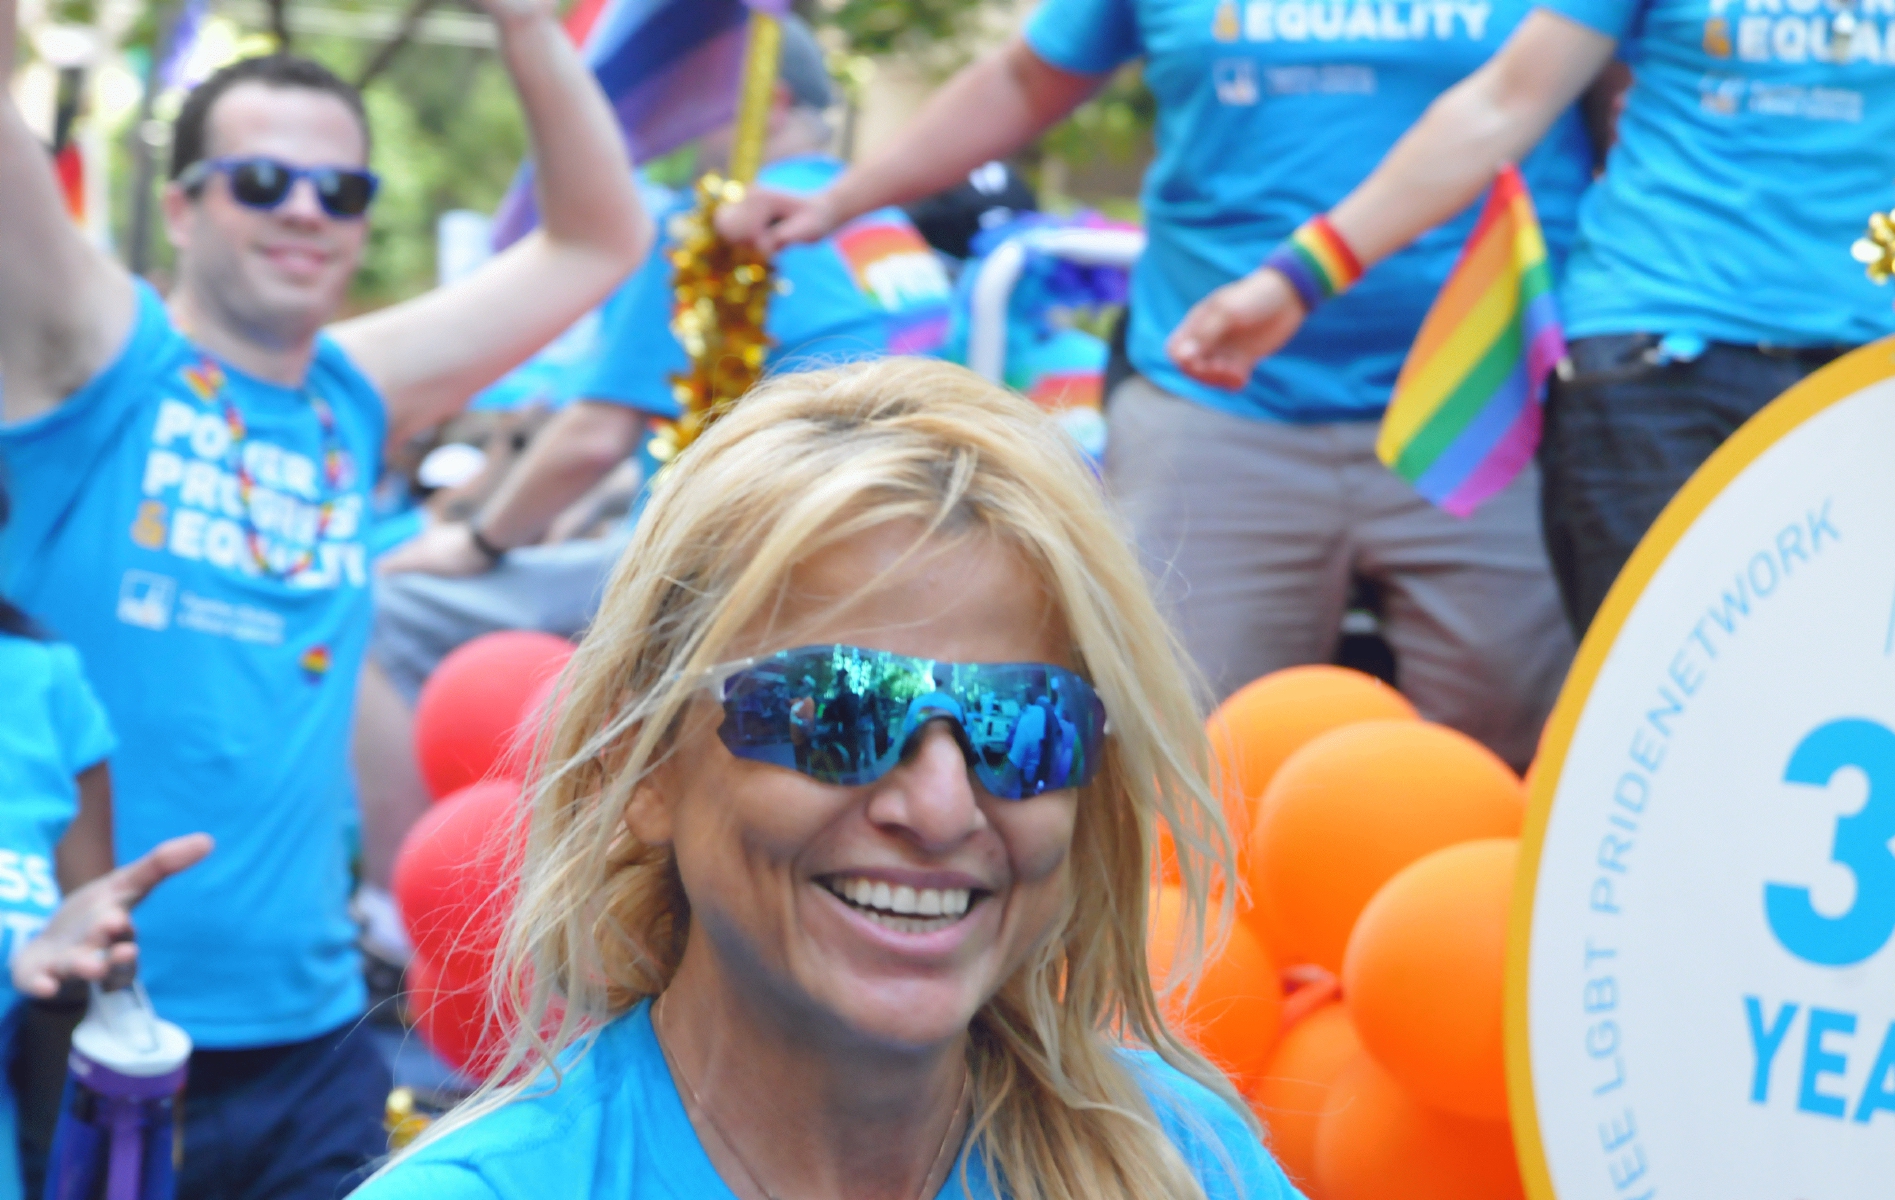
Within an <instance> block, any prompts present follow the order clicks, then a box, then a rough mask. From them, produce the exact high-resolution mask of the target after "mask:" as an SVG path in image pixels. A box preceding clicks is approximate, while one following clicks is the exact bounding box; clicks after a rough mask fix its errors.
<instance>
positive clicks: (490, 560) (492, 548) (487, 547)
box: [467, 521, 507, 567]
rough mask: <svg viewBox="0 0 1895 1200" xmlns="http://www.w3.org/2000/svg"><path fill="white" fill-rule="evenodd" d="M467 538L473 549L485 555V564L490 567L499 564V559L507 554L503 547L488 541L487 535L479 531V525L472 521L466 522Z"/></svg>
mask: <svg viewBox="0 0 1895 1200" xmlns="http://www.w3.org/2000/svg"><path fill="white" fill-rule="evenodd" d="M467 538H468V540H469V541H471V542H473V543H474V549H476V550H478V551H480V552H481V554H483V555H485V556H486V559H487V565H488V566H490V567H497V566H499V565H500V561H501V560H502V559H504V558H506V556H507V552H506V550H505V548H503V547H500V546H496V545H494V544H493V543H492V542H490V541H488V540H487V535H485V534H483V533H482V532H481V531H480V526H478V525H476V524H474V523H473V522H472V521H469V522H468V523H467Z"/></svg>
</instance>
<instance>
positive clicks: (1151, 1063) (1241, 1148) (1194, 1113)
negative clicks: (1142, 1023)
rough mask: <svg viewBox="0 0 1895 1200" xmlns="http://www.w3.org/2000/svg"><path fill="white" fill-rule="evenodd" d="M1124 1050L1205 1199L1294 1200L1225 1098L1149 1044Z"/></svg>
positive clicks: (1240, 1115) (1251, 1131)
mask: <svg viewBox="0 0 1895 1200" xmlns="http://www.w3.org/2000/svg"><path fill="white" fill-rule="evenodd" d="M1124 1054H1125V1060H1126V1064H1127V1066H1128V1067H1129V1068H1130V1069H1131V1071H1132V1074H1133V1075H1134V1077H1136V1078H1137V1080H1138V1083H1139V1086H1140V1087H1141V1088H1142V1089H1143V1090H1144V1092H1145V1098H1146V1100H1148V1101H1149V1102H1150V1104H1151V1106H1152V1111H1153V1113H1155V1114H1156V1115H1157V1117H1158V1121H1159V1123H1160V1124H1161V1125H1163V1126H1164V1130H1165V1133H1166V1134H1167V1135H1168V1136H1169V1137H1170V1138H1171V1142H1172V1144H1173V1145H1174V1146H1176V1147H1177V1148H1178V1153H1179V1154H1181V1155H1183V1156H1184V1160H1185V1162H1186V1163H1187V1164H1188V1165H1189V1166H1190V1167H1191V1173H1192V1174H1193V1175H1195V1176H1196V1177H1197V1180H1198V1183H1199V1185H1200V1186H1202V1187H1203V1188H1204V1194H1205V1196H1206V1197H1207V1198H1208V1200H1300V1193H1298V1192H1297V1190H1296V1188H1295V1187H1294V1186H1293V1185H1292V1184H1291V1183H1290V1181H1289V1178H1288V1177H1287V1176H1285V1175H1284V1174H1283V1169H1282V1168H1281V1167H1279V1166H1278V1165H1277V1163H1276V1160H1275V1159H1274V1158H1272V1157H1271V1156H1270V1152H1269V1151H1268V1150H1266V1149H1265V1148H1264V1145H1263V1142H1262V1140H1261V1139H1260V1138H1259V1137H1258V1135H1257V1132H1256V1129H1255V1128H1254V1127H1253V1126H1252V1124H1251V1123H1250V1121H1249V1120H1248V1119H1246V1117H1245V1115H1244V1114H1243V1113H1241V1112H1239V1111H1238V1110H1237V1109H1236V1108H1233V1107H1232V1106H1231V1103H1230V1101H1228V1100H1226V1099H1225V1098H1224V1097H1222V1096H1220V1095H1218V1094H1217V1093H1216V1092H1214V1091H1212V1090H1211V1089H1210V1088H1208V1087H1206V1086H1205V1085H1204V1084H1202V1083H1200V1082H1198V1081H1197V1080H1196V1079H1193V1078H1192V1077H1191V1076H1189V1075H1187V1074H1185V1073H1184V1072H1183V1071H1180V1070H1179V1069H1178V1068H1176V1067H1174V1066H1172V1065H1171V1064H1170V1063H1168V1062H1166V1061H1165V1060H1164V1059H1162V1058H1160V1057H1159V1056H1158V1055H1156V1054H1154V1053H1152V1052H1151V1051H1149V1050H1127V1051H1125V1052H1124Z"/></svg>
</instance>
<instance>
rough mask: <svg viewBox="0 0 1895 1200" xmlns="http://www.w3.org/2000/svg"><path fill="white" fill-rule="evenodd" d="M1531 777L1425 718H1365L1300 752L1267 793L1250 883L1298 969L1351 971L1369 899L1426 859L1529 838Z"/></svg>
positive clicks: (1276, 945)
mask: <svg viewBox="0 0 1895 1200" xmlns="http://www.w3.org/2000/svg"><path fill="white" fill-rule="evenodd" d="M1525 815H1526V807H1525V798H1524V796H1523V795H1522V793H1521V790H1520V777H1519V776H1517V775H1515V774H1514V773H1513V772H1512V771H1511V770H1510V769H1508V767H1507V764H1506V763H1503V762H1501V761H1500V760H1499V759H1498V758H1496V757H1494V755H1493V754H1492V752H1490V751H1489V750H1487V748H1486V747H1484V746H1482V745H1481V744H1480V743H1479V742H1476V741H1474V740H1473V739H1472V738H1470V737H1467V736H1466V735H1464V734H1460V733H1456V732H1455V731H1454V730H1452V729H1449V728H1447V727H1445V726H1442V725H1429V724H1425V723H1423V722H1420V721H1363V722H1360V723H1358V724H1355V725H1348V726H1345V727H1343V728H1341V729H1336V730H1332V731H1331V732H1329V733H1325V734H1323V735H1322V736H1321V737H1319V738H1317V739H1316V740H1314V741H1312V742H1310V743H1309V744H1308V745H1307V746H1304V747H1303V748H1302V749H1301V750H1298V751H1297V752H1296V753H1295V754H1293V755H1291V756H1290V758H1289V760H1288V761H1287V762H1285V763H1284V764H1283V767H1282V769H1281V770H1279V771H1278V772H1277V774H1276V778H1274V779H1272V780H1271V781H1270V787H1269V790H1268V791H1266V792H1265V793H1264V797H1263V805H1262V807H1261V809H1260V810H1259V811H1258V813H1257V822H1256V825H1255V827H1254V829H1253V831H1252V833H1251V847H1250V848H1251V854H1250V870H1249V879H1250V887H1251V891H1252V894H1253V896H1254V897H1255V898H1256V903H1257V905H1258V907H1259V909H1260V911H1261V913H1262V916H1263V917H1264V918H1265V919H1266V920H1267V921H1268V926H1267V929H1266V933H1267V936H1268V938H1269V943H1270V945H1271V947H1272V948H1273V949H1275V950H1276V951H1277V953H1279V954H1280V955H1282V956H1283V958H1284V960H1285V961H1286V962H1313V963H1315V964H1317V965H1318V966H1321V967H1325V968H1327V969H1329V970H1331V971H1340V970H1341V969H1342V955H1343V951H1344V949H1345V948H1346V947H1347V946H1348V944H1349V931H1350V930H1352V929H1354V928H1355V922H1356V918H1357V917H1358V916H1360V915H1361V913H1362V909H1363V907H1364V906H1366V905H1367V904H1368V902H1369V898H1370V897H1371V896H1373V895H1375V893H1376V891H1377V890H1378V889H1380V888H1381V886H1382V885H1383V884H1384V883H1387V882H1388V881H1389V880H1390V879H1391V878H1393V876H1394V875H1395V873H1396V872H1397V871H1399V870H1401V869H1402V868H1403V867H1405V866H1407V865H1408V864H1409V863H1411V862H1414V861H1415V860H1416V859H1418V858H1420V857H1422V856H1423V855H1425V854H1429V853H1432V852H1433V851H1436V850H1439V849H1441V848H1442V847H1444V846H1452V845H1454V844H1455V843H1456V842H1465V841H1468V840H1470V839H1473V838H1488V837H1518V836H1519V835H1520V825H1521V822H1522V821H1523V820H1524V819H1525Z"/></svg>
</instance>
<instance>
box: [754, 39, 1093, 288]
mask: <svg viewBox="0 0 1895 1200" xmlns="http://www.w3.org/2000/svg"><path fill="white" fill-rule="evenodd" d="M1104 78H1105V77H1104V76H1100V75H1075V74H1073V73H1072V72H1070V71H1063V70H1061V69H1060V68H1058V67H1055V66H1053V65H1052V64H1051V63H1049V62H1047V61H1046V60H1045V59H1043V58H1041V57H1040V56H1039V55H1037V54H1035V53H1034V52H1033V48H1032V47H1031V46H1029V45H1027V43H1026V39H1025V38H1021V37H1016V38H1014V39H1013V41H1011V42H1009V43H1008V44H1006V45H1005V46H1002V47H1001V48H1000V49H998V50H995V51H994V52H992V53H990V54H988V55H986V56H984V57H982V58H979V59H976V60H975V61H974V62H972V63H970V64H968V65H967V66H966V67H964V68H962V70H961V71H960V72H959V73H958V74H956V75H955V76H954V78H952V79H950V80H948V81H947V83H946V84H944V85H942V87H941V89H940V90H939V91H937V92H935V94H934V95H933V96H932V97H930V98H929V100H928V102H927V103H926V104H925V105H923V106H922V109H921V111H920V112H919V113H917V114H916V115H915V117H914V119H913V120H912V121H910V122H909V123H908V124H907V126H906V127H905V128H903V129H902V131H901V132H900V133H899V134H897V135H895V137H894V138H893V139H891V140H890V142H889V144H888V146H887V147H886V148H885V149H883V150H882V151H881V152H880V153H878V154H876V155H875V156H874V157H873V158H871V159H869V160H868V161H867V162H864V163H861V164H859V165H857V166H854V167H851V168H849V170H848V171H847V172H846V173H844V175H843V176H842V178H840V179H838V180H836V182H835V183H834V184H832V185H831V186H830V187H829V188H828V189H827V190H825V191H822V192H818V193H817V194H815V195H813V196H807V197H798V196H787V195H784V194H782V193H780V192H771V191H766V190H759V191H758V192H756V193H754V194H753V195H752V196H751V197H750V198H749V199H748V200H746V201H745V202H744V203H743V204H741V205H738V206H736V207H733V208H730V209H726V210H725V211H723V212H722V213H720V214H719V221H718V228H719V229H720V230H722V232H723V234H724V236H725V237H728V238H731V239H732V240H734V241H753V242H755V243H756V244H757V246H758V247H759V248H760V249H762V250H763V251H764V252H765V253H768V254H774V253H776V251H778V250H780V249H782V248H783V247H784V246H786V245H790V244H792V243H796V242H813V241H817V240H819V239H821V238H824V237H827V236H828V235H829V234H830V233H832V232H834V231H835V229H836V227H837V226H839V225H841V224H843V222H845V221H848V220H850V219H852V218H854V217H858V216H860V215H862V214H863V213H865V212H871V211H873V210H875V209H878V208H881V207H882V206H884V205H887V204H904V203H907V202H908V201H910V200H919V199H920V198H921V197H923V196H929V195H932V194H934V193H935V192H938V191H941V190H942V189H944V188H948V187H952V186H953V185H954V184H957V183H959V182H960V181H961V180H963V179H965V178H967V173H968V172H969V171H972V170H973V169H974V168H975V167H978V166H980V165H981V164H982V163H984V162H990V161H992V160H993V159H996V158H1005V157H1007V156H1008V155H1010V154H1013V153H1015V152H1016V151H1018V150H1020V149H1021V148H1022V147H1024V146H1026V145H1027V144H1028V143H1030V142H1031V141H1032V140H1033V139H1034V138H1036V137H1038V136H1040V134H1042V133H1044V132H1046V130H1048V129H1050V128H1051V127H1052V126H1053V125H1054V123H1056V122H1058V121H1059V120H1061V119H1063V118H1064V117H1065V116H1066V115H1067V114H1068V113H1070V112H1072V110H1073V109H1075V108H1078V107H1079V105H1080V104H1082V103H1084V102H1085V100H1086V98H1087V97H1088V96H1090V95H1092V93H1093V92H1095V91H1097V90H1098V89H1099V85H1100V84H1101V83H1103V82H1104Z"/></svg>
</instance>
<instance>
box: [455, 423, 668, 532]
mask: <svg viewBox="0 0 1895 1200" xmlns="http://www.w3.org/2000/svg"><path fill="white" fill-rule="evenodd" d="M643 430H644V418H643V417H642V416H641V415H640V414H638V413H637V412H634V411H633V410H631V409H628V408H621V407H619V406H616V405H606V404H596V403H592V402H588V401H584V400H582V401H579V402H578V403H576V404H573V405H572V406H570V407H569V408H567V409H565V410H564V411H563V412H561V413H560V414H559V415H558V416H556V417H554V418H553V419H552V420H551V421H549V422H548V423H547V425H546V428H544V429H542V430H541V431H540V432H539V436H537V437H535V438H534V439H533V442H532V444H531V445H529V446H528V447H527V450H526V454H525V455H524V456H522V457H521V459H520V461H519V462H517V463H515V464H514V467H513V470H511V471H509V472H508V473H507V477H506V478H505V479H503V480H502V481H501V483H500V486H499V488H497V489H496V490H495V491H494V494H493V496H492V497H491V498H490V499H489V500H488V501H487V503H486V504H484V505H482V506H481V508H480V509H479V511H477V512H476V513H475V514H474V515H473V516H472V517H471V518H469V522H468V523H469V524H470V525H472V526H473V527H474V529H475V530H476V531H478V532H479V534H480V536H481V537H482V538H483V539H485V540H486V541H487V542H488V543H489V544H490V545H493V546H497V547H500V548H502V549H512V548H513V547H516V546H528V545H532V544H533V543H535V542H537V541H539V540H540V539H541V538H542V537H544V536H545V535H546V530H547V528H548V527H549V526H551V525H552V523H553V520H554V518H556V517H558V516H559V514H560V513H562V512H564V511H565V510H566V509H567V507H569V506H570V505H571V504H572V503H573V502H574V501H575V500H578V499H579V498H580V497H581V496H583V495H585V494H586V493H587V492H588V491H590V490H591V489H592V488H593V486H594V485H595V484H597V483H598V482H599V480H601V479H603V478H604V477H605V476H606V475H608V474H610V473H611V471H612V469H613V468H614V467H616V466H618V464H619V463H621V462H623V461H624V460H625V458H626V456H628V455H629V454H630V453H631V452H632V450H633V449H635V448H636V447H637V445H638V436H639V434H640V433H641V432H643Z"/></svg>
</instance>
